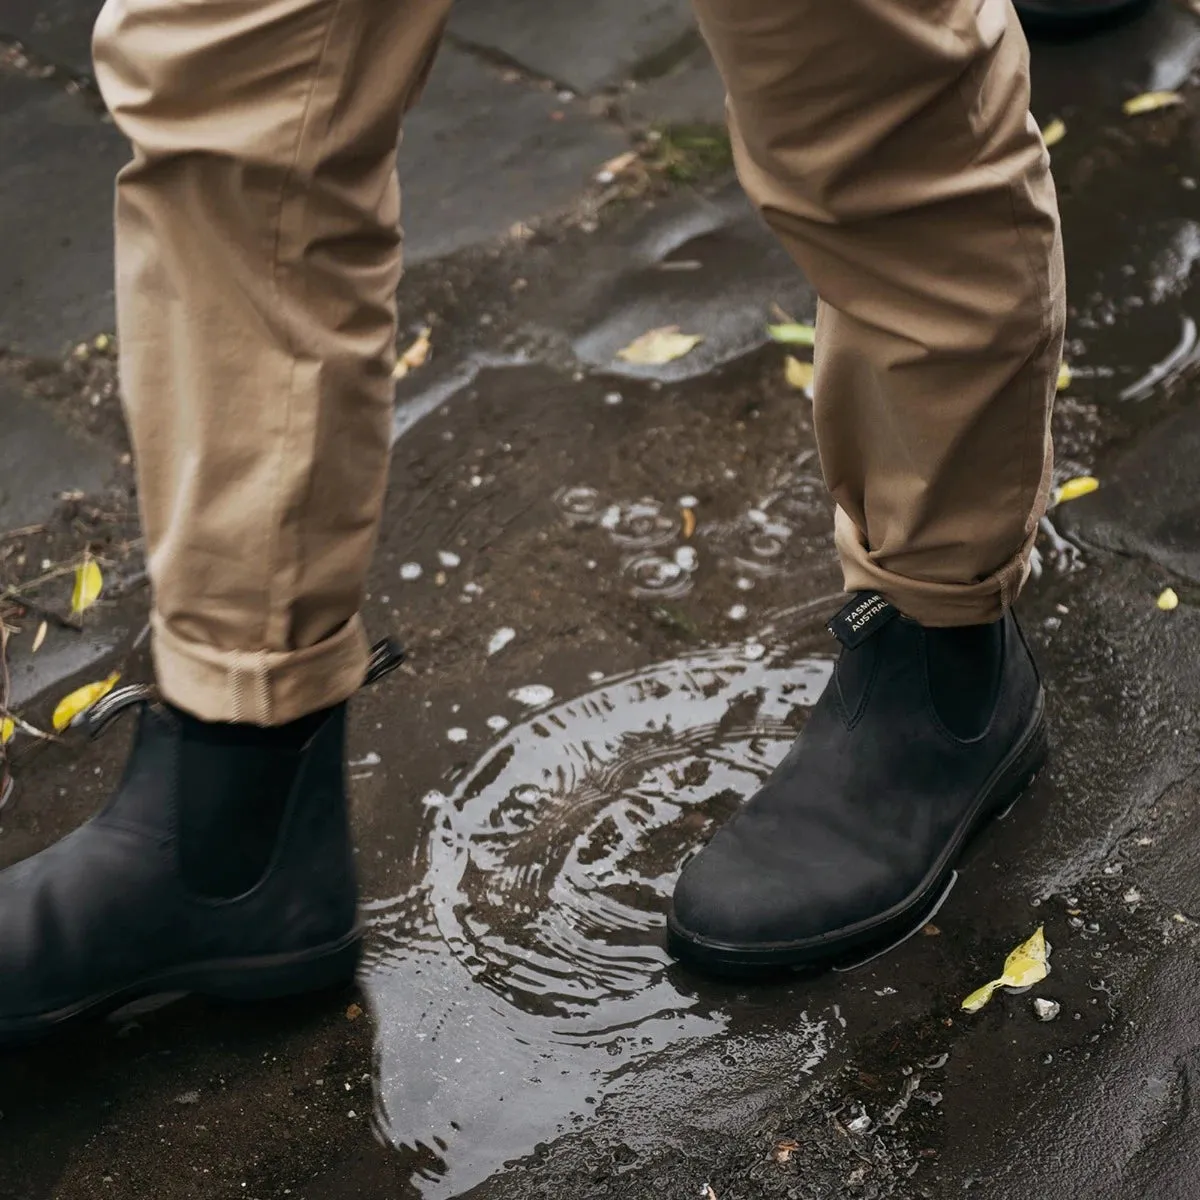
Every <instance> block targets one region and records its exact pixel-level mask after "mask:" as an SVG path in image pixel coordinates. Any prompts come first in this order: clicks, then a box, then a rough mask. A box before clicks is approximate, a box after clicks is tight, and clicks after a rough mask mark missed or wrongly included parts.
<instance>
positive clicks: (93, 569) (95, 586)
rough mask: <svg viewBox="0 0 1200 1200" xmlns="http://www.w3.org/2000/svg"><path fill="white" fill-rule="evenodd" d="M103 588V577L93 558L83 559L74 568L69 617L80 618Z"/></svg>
mask: <svg viewBox="0 0 1200 1200" xmlns="http://www.w3.org/2000/svg"><path fill="white" fill-rule="evenodd" d="M103 587H104V576H103V575H101V574H100V568H99V567H98V566H97V565H96V560H95V559H93V558H90V557H88V558H84V560H83V562H82V563H81V564H80V565H79V566H78V567H76V568H75V591H74V592H73V593H72V594H71V615H72V616H76V617H78V616H82V614H83V613H84V612H86V611H87V610H88V609H89V608H91V607H92V605H93V604H95V603H96V600H97V598H98V597H99V595H100V591H101V589H102V588H103Z"/></svg>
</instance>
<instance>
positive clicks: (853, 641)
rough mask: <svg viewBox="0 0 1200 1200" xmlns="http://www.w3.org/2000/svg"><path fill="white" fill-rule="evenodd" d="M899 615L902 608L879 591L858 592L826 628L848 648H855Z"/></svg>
mask: <svg viewBox="0 0 1200 1200" xmlns="http://www.w3.org/2000/svg"><path fill="white" fill-rule="evenodd" d="M899 615H900V610H899V609H898V608H896V607H895V606H894V605H892V604H889V603H888V601H887V600H885V599H884V598H883V597H882V596H881V595H880V594H879V593H878V592H858V593H857V594H856V595H855V596H854V598H853V599H852V600H851V601H850V602H849V603H848V604H847V605H846V606H845V607H844V608H843V609H842V610H841V611H840V612H839V613H837V615H836V616H834V617H832V618H831V619H830V621H829V624H828V626H827V627H826V628H828V630H829V632H830V633H832V634H833V636H834V637H835V638H837V640H838V641H839V642H841V643H842V645H843V646H845V647H846V649H847V650H854V649H856V648H857V647H859V646H861V645H862V644H863V642H865V641H866V640H867V638H869V637H870V636H871V635H872V634H873V633H878V632H879V630H881V629H882V628H883V627H884V626H885V625H886V624H887V623H888V622H889V621H894V620H895V619H896V618H897V617H898V616H899Z"/></svg>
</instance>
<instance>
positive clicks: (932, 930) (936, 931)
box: [921, 925, 942, 937]
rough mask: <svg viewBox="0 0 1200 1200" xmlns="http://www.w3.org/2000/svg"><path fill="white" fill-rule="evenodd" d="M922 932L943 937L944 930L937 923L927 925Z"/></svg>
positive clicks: (926, 934) (927, 935)
mask: <svg viewBox="0 0 1200 1200" xmlns="http://www.w3.org/2000/svg"><path fill="white" fill-rule="evenodd" d="M921 932H922V933H923V934H924V935H925V936H926V937H941V936H942V931H941V930H940V929H939V928H938V927H937V926H936V925H926V926H925V928H924V929H922V930H921Z"/></svg>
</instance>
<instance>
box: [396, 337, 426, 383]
mask: <svg viewBox="0 0 1200 1200" xmlns="http://www.w3.org/2000/svg"><path fill="white" fill-rule="evenodd" d="M432 334H433V330H432V329H430V328H429V326H428V325H426V326H425V328H424V329H422V330H421V332H420V333H419V334H418V335H417V340H416V341H415V342H413V344H412V345H411V346H409V348H408V349H407V350H405V352H404V353H403V354H402V355H400V357H399V358H398V359H396V365H395V367H393V368H392V378H393V379H403V378H404V377H405V375H407V374H408V373H409V371H415V370H416V368H417V367H423V366H424V365H425V362H426V360H427V359H428V358H429V351H430V347H431V344H432V343H431V342H430V337H431V336H432Z"/></svg>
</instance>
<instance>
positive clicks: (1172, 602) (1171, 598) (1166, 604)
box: [1154, 588, 1179, 612]
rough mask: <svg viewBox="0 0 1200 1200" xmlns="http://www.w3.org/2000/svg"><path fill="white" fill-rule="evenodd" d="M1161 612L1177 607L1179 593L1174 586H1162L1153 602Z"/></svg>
mask: <svg viewBox="0 0 1200 1200" xmlns="http://www.w3.org/2000/svg"><path fill="white" fill-rule="evenodd" d="M1154 603H1155V604H1156V605H1157V606H1158V607H1159V608H1161V609H1162V610H1163V612H1171V611H1172V609H1176V608H1178V607H1179V593H1178V592H1176V591H1175V589H1174V588H1163V590H1162V592H1161V594H1160V595H1159V597H1158V599H1157V600H1155V602H1154Z"/></svg>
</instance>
